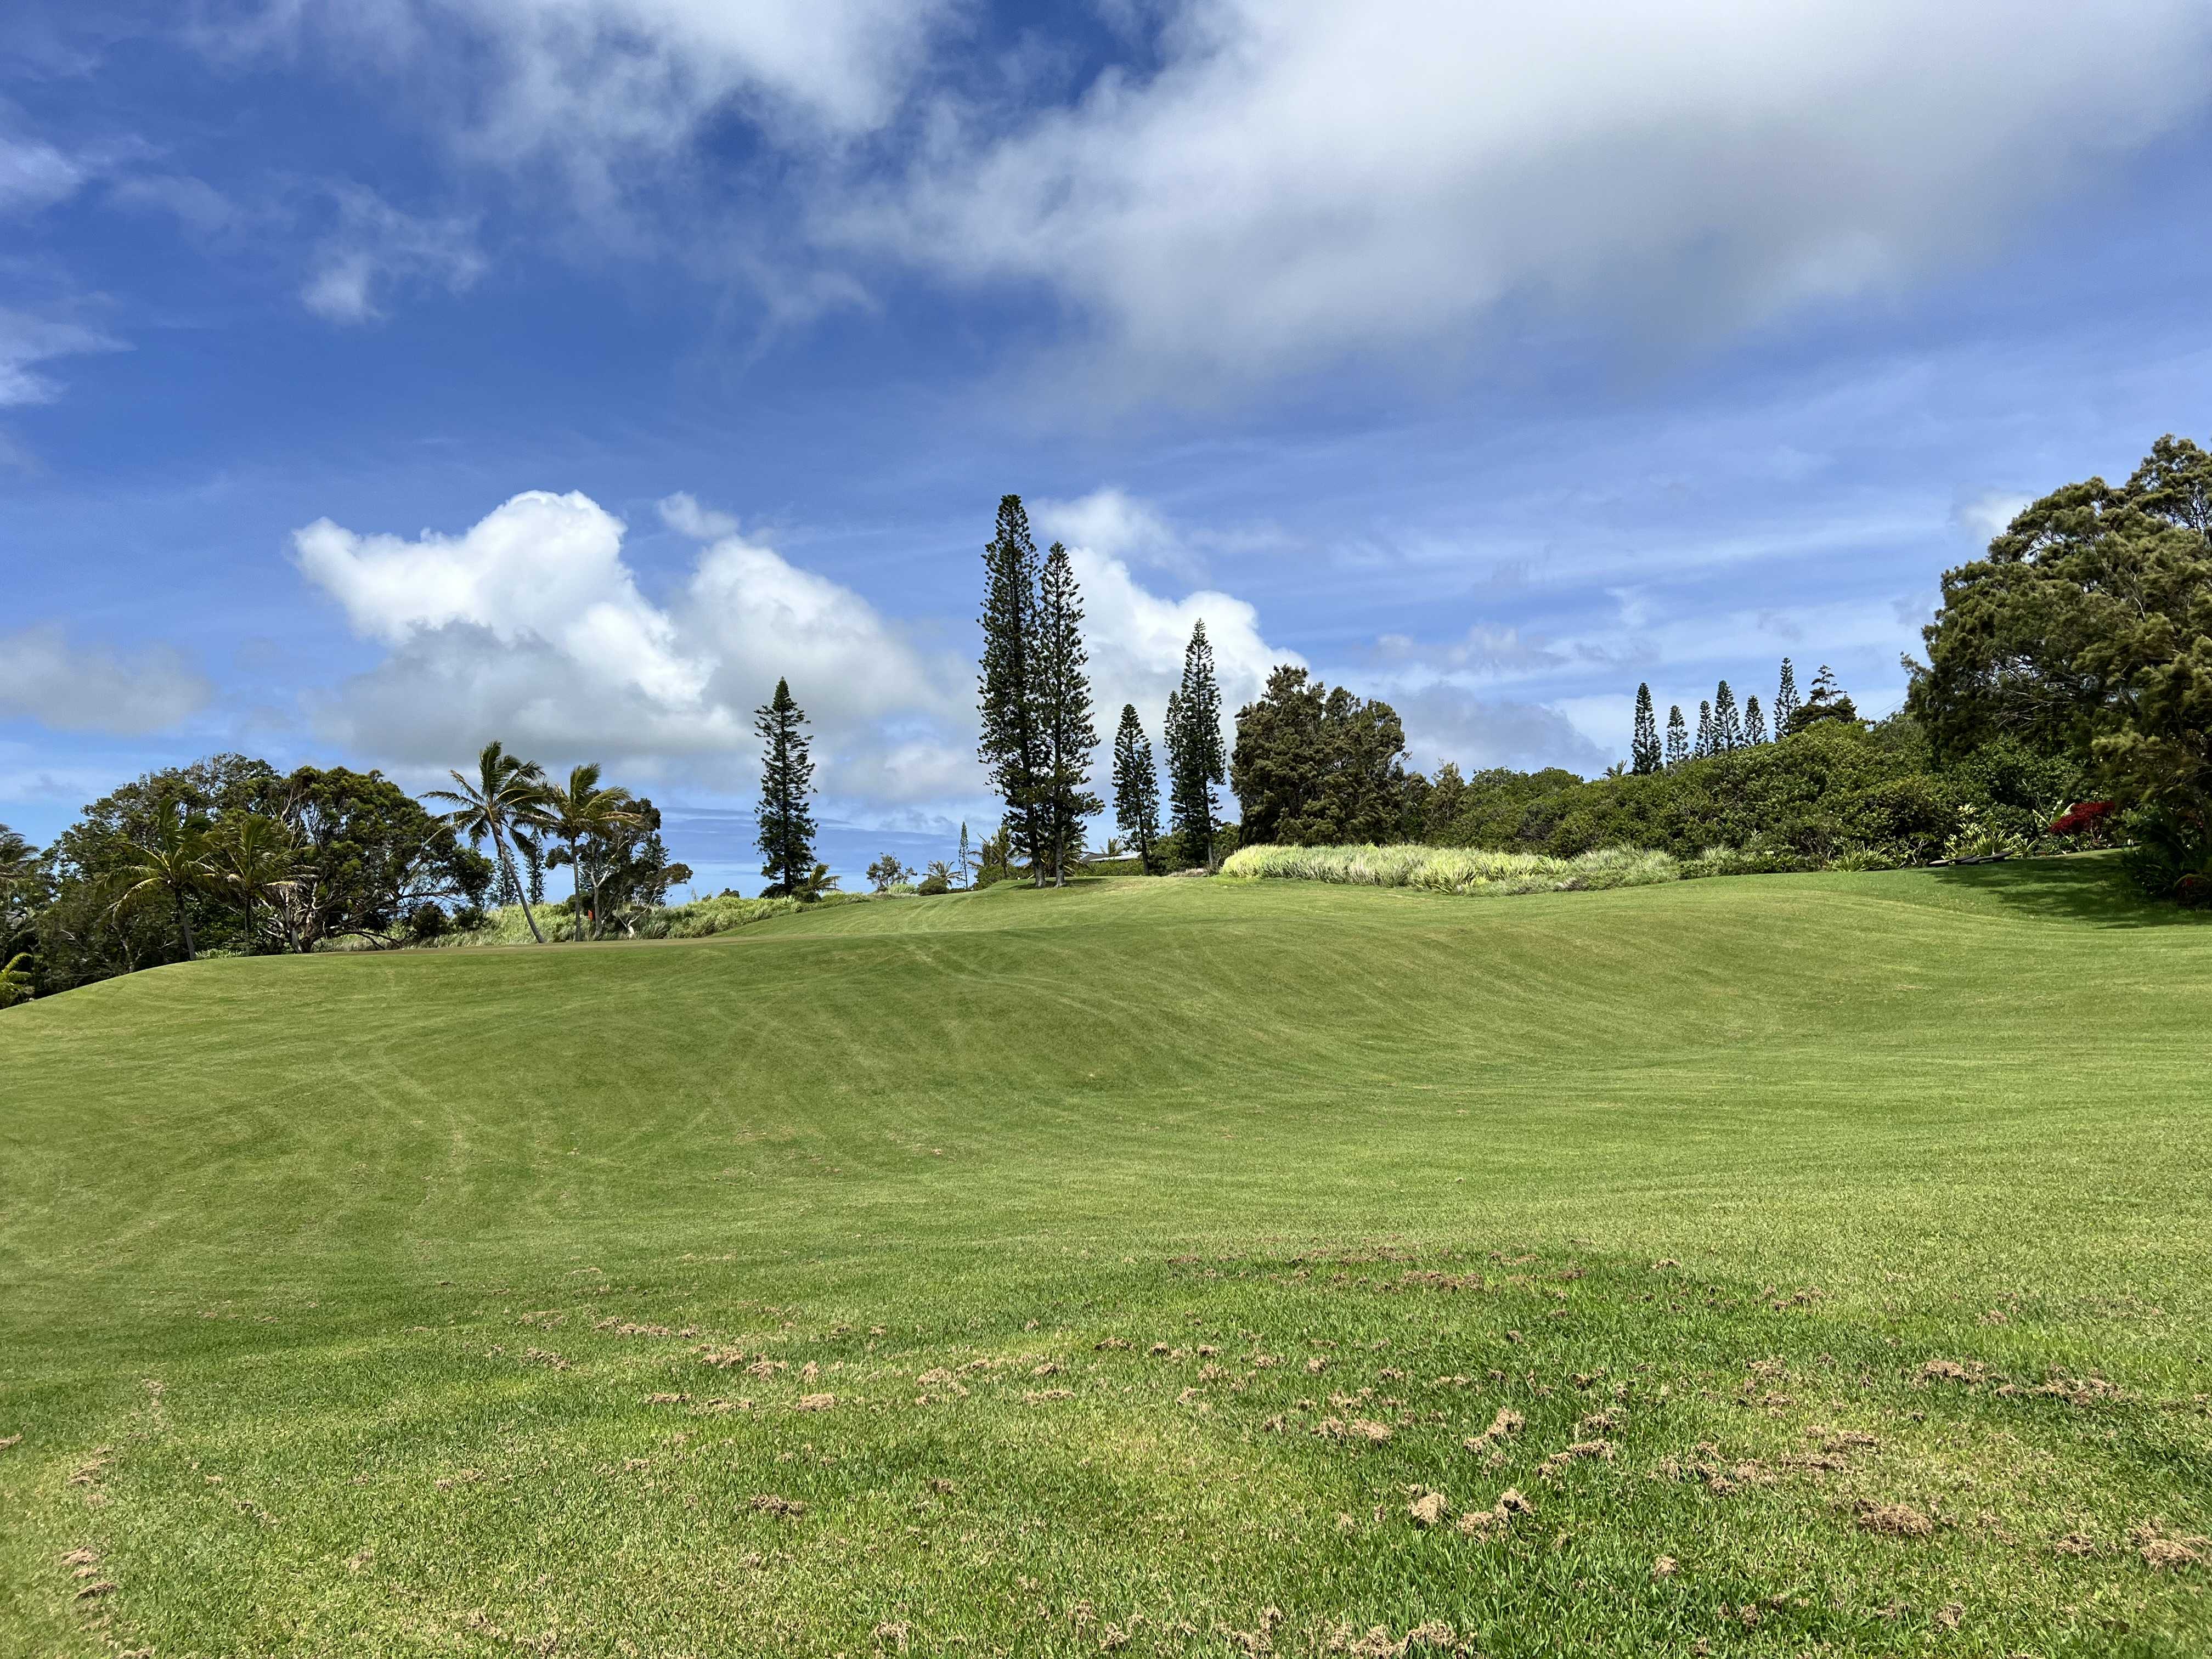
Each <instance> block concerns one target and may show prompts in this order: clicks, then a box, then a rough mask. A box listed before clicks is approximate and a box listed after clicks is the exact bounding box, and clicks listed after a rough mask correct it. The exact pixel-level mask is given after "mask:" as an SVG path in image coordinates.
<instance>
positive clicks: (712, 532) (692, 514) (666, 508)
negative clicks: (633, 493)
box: [659, 489, 738, 542]
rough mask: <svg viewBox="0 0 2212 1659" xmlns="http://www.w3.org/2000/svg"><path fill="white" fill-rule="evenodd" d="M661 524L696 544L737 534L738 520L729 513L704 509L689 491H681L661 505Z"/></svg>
mask: <svg viewBox="0 0 2212 1659" xmlns="http://www.w3.org/2000/svg"><path fill="white" fill-rule="evenodd" d="M659 512H660V521H661V523H663V524H665V525H666V526H668V527H669V528H670V529H671V530H672V531H674V532H676V533H677V534H678V535H679V536H689V537H690V538H691V539H692V540H694V541H699V542H711V541H716V540H719V539H720V538H722V537H724V536H734V535H736V534H737V533H738V521H737V520H736V519H735V518H734V517H733V516H732V515H731V514H730V513H723V512H719V511H717V510H716V509H715V508H714V507H702V506H700V505H699V503H698V501H697V500H696V498H695V497H694V496H693V495H692V494H691V492H690V490H688V489H679V490H678V491H677V492H676V493H675V494H674V495H668V496H664V497H663V498H662V499H661V501H660V502H659Z"/></svg>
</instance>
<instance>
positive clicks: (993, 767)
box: [977, 495, 1050, 887]
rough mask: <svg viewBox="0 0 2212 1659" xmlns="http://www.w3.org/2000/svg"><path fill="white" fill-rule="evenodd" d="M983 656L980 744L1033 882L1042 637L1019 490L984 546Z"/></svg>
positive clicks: (1041, 821)
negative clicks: (1038, 658)
mask: <svg viewBox="0 0 2212 1659" xmlns="http://www.w3.org/2000/svg"><path fill="white" fill-rule="evenodd" d="M983 573H984V590H983V615H982V617H981V622H982V624H983V660H982V664H981V674H980V676H979V678H978V685H979V690H981V714H982V736H981V741H980V742H979V743H978V744H977V750H978V753H979V756H980V757H981V760H982V762H983V764H984V766H985V767H986V768H987V769H988V771H989V774H990V778H991V784H992V787H994V788H995V789H996V790H997V791H998V792H999V796H1000V799H1002V800H1004V801H1005V802H1006V820H1005V822H1006V829H1007V831H1008V833H1009V835H1010V836H1011V837H1012V841H1013V842H1014V846H1013V848H1012V849H1011V856H1012V858H1014V859H1025V860H1028V862H1029V866H1030V870H1031V871H1032V872H1035V875H1036V883H1037V885H1039V886H1040V887H1042V885H1043V884H1044V877H1045V867H1046V864H1047V861H1048V856H1049V846H1048V828H1047V822H1046V820H1047V813H1048V803H1047V800H1046V799H1045V797H1046V795H1047V793H1048V773H1049V770H1050V758H1049V750H1048V744H1047V740H1046V732H1045V721H1044V720H1043V718H1042V714H1043V711H1042V709H1040V708H1039V707H1038V705H1037V696H1036V693H1037V685H1038V671H1037V665H1036V661H1035V660H1034V659H1035V658H1036V654H1037V653H1038V650H1039V647H1040V643H1041V641H1039V639H1038V637H1037V635H1038V633H1039V618H1038V614H1037V611H1038V600H1037V554H1036V542H1035V541H1034V540H1033V539H1032V538H1030V515H1029V514H1028V513H1027V512H1025V511H1024V509H1023V507H1022V498H1021V497H1020V496H1018V495H1003V496H1001V497H1000V499H999V520H998V524H997V526H996V528H995V530H994V533H993V535H992V537H991V540H990V543H989V544H988V545H987V546H986V547H985V548H984V549H983Z"/></svg>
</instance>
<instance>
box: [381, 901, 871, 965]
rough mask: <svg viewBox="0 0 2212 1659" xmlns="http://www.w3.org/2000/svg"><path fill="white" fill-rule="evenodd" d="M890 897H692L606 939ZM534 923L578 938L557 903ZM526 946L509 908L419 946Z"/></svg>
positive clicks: (719, 929) (717, 927)
mask: <svg viewBox="0 0 2212 1659" xmlns="http://www.w3.org/2000/svg"><path fill="white" fill-rule="evenodd" d="M894 896H896V895H891V894H884V893H824V894H823V896H821V897H820V898H818V899H815V900H813V901H811V902H806V903H802V902H799V900H797V899H792V898H739V897H738V896H737V895H735V894H734V893H725V894H722V895H720V896H716V897H714V898H702V899H694V900H693V901H692V902H690V903H689V904H671V905H666V906H664V907H663V908H659V909H657V910H648V911H647V912H645V913H644V914H643V915H639V916H636V917H634V918H630V919H628V920H627V921H624V922H623V923H618V924H617V925H616V926H614V927H611V928H610V929H609V930H608V932H607V933H606V935H605V937H606V938H607V939H706V938H708V937H709V936H710V935H712V934H715V933H734V932H736V931H737V930H738V928H740V927H750V926H752V924H753V923H755V922H757V921H769V919H770V918H772V917H775V916H790V915H798V914H799V912H800V911H802V910H818V909H821V908H823V907H824V906H828V905H836V904H866V903H870V902H876V901H878V900H881V899H884V898H888V897H894ZM538 927H541V928H543V929H544V933H545V939H546V942H547V943H549V944H566V943H568V942H571V941H573V940H575V939H579V938H580V937H581V936H582V929H581V927H580V924H579V921H578V918H577V917H576V916H575V915H574V914H573V913H571V912H569V911H568V910H566V909H562V908H559V907H558V906H557V905H546V906H541V907H540V908H539V909H538ZM530 942H531V939H530V927H529V924H528V923H527V922H526V921H524V920H523V915H522V907H521V906H520V905H515V904H509V905H504V906H501V907H500V908H497V909H495V910H492V911H490V912H489V914H488V915H486V916H485V918H484V924H483V927H474V928H471V929H469V930H467V931H466V932H455V933H447V934H446V935H444V936H443V937H441V938H438V939H425V940H423V941H422V947H421V948H427V949H431V950H448V951H450V950H465V949H466V948H468V947H469V946H471V945H527V944H529V943H530Z"/></svg>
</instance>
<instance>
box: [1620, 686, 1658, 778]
mask: <svg viewBox="0 0 2212 1659" xmlns="http://www.w3.org/2000/svg"><path fill="white" fill-rule="evenodd" d="M1659 766H1660V754H1659V721H1658V718H1657V716H1656V715H1655V714H1653V713H1652V712H1651V688H1650V686H1649V685H1639V686H1638V687H1637V688H1636V733H1635V736H1634V737H1633V738H1631V739H1630V740H1629V744H1628V769H1629V770H1630V771H1632V772H1639V773H1641V772H1656V771H1657V770H1658V769H1659Z"/></svg>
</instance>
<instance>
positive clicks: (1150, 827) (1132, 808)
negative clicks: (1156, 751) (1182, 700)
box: [1114, 702, 1160, 875]
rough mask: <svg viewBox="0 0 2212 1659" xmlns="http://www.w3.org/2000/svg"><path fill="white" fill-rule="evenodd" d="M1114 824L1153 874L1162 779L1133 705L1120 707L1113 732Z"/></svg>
mask: <svg viewBox="0 0 2212 1659" xmlns="http://www.w3.org/2000/svg"><path fill="white" fill-rule="evenodd" d="M1114 822H1115V827H1116V828H1117V829H1120V830H1121V833H1122V834H1123V835H1125V836H1128V837H1129V839H1130V840H1132V841H1133V842H1136V843H1137V860H1138V863H1139V866H1141V867H1142V868H1143V870H1144V872H1145V873H1146V875H1150V874H1151V873H1152V848H1153V844H1154V843H1155V842H1158V840H1159V838H1160V776H1159V773H1158V771H1157V770H1156V769H1154V768H1153V765H1152V739H1151V738H1147V737H1146V735H1145V726H1144V722H1143V721H1141V720H1139V719H1138V718H1137V705H1136V704H1134V703H1133V702H1132V703H1124V704H1122V705H1121V726H1119V728H1117V729H1116V730H1115V733H1114Z"/></svg>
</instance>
